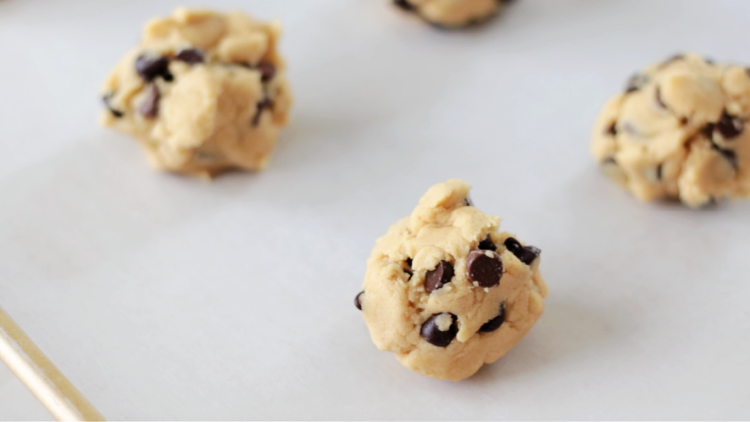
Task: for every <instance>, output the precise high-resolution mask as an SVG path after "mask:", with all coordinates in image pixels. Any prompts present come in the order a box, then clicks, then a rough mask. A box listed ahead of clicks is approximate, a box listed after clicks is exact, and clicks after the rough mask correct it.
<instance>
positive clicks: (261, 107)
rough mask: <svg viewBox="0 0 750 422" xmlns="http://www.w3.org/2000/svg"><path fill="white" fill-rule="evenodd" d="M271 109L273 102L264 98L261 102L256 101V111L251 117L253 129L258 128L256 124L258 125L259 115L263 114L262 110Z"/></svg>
mask: <svg viewBox="0 0 750 422" xmlns="http://www.w3.org/2000/svg"><path fill="white" fill-rule="evenodd" d="M272 108H273V101H272V100H271V99H270V98H268V97H265V98H263V99H262V100H260V101H258V105H257V109H256V110H255V115H254V116H253V121H252V124H253V127H254V126H258V123H260V115H261V114H262V113H263V110H265V109H272Z"/></svg>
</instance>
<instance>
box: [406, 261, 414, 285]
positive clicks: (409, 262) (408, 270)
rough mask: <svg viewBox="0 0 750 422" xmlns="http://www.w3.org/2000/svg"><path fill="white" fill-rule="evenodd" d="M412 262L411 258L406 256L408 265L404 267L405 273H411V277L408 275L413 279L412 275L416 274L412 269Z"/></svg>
mask: <svg viewBox="0 0 750 422" xmlns="http://www.w3.org/2000/svg"><path fill="white" fill-rule="evenodd" d="M411 263H412V260H411V258H406V267H407V268H405V269H404V273H406V274H408V275H409V277H408V279H409V280H411V276H413V275H414V272H413V271H412V270H411Z"/></svg>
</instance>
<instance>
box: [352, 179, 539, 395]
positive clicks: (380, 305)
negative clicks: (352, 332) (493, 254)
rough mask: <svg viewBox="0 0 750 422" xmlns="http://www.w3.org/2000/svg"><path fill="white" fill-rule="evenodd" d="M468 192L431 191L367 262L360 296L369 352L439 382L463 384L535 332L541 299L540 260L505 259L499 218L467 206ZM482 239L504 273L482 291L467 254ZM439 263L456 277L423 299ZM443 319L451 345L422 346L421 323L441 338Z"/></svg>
mask: <svg viewBox="0 0 750 422" xmlns="http://www.w3.org/2000/svg"><path fill="white" fill-rule="evenodd" d="M469 189H470V186H469V185H468V184H467V183H465V182H463V181H461V180H457V179H454V180H449V181H448V182H447V183H441V184H438V185H435V186H433V187H432V188H430V189H429V190H428V191H427V193H426V194H425V195H424V196H423V197H422V199H421V200H420V201H419V205H417V207H416V208H415V209H414V212H413V213H412V214H411V216H409V217H406V218H404V219H403V220H401V221H399V222H398V223H396V224H395V225H394V226H393V227H391V228H390V229H389V230H388V232H387V233H386V234H385V236H383V237H381V238H380V239H378V241H377V243H376V245H375V248H374V249H373V250H372V254H371V255H370V258H369V260H368V261H367V271H366V274H365V280H364V283H363V291H364V293H362V294H361V295H360V296H359V297H358V300H359V302H361V307H362V314H363V316H364V319H365V322H366V323H367V326H368V327H369V330H370V335H371V337H372V340H373V342H374V343H375V345H376V346H377V347H378V348H379V349H380V350H387V351H391V352H393V353H395V354H396V357H397V358H398V360H399V361H400V362H401V363H402V364H403V365H404V366H406V367H408V368H409V369H412V370H414V371H416V372H418V373H420V374H422V375H426V376H428V377H432V378H437V379H448V380H461V379H464V378H467V377H469V376H471V375H472V374H474V373H475V372H476V371H477V370H479V368H480V367H481V366H482V365H483V364H485V363H491V362H494V361H495V360H497V359H498V358H500V357H501V356H503V355H504V354H505V353H506V352H508V350H510V349H511V348H512V347H513V346H515V345H516V343H518V341H519V340H521V338H522V337H523V336H524V335H525V334H526V333H527V332H528V331H529V329H530V328H531V327H532V325H534V323H535V322H536V320H537V319H538V318H539V316H540V315H541V314H542V310H543V309H544V299H543V298H544V297H546V296H547V286H546V284H545V282H544V280H543V278H542V275H541V273H540V272H539V261H540V258H536V259H535V260H534V261H533V262H532V263H531V265H527V264H525V263H523V262H522V261H521V260H519V258H517V257H516V256H515V255H514V254H513V253H511V252H510V251H509V250H508V249H507V248H506V247H505V246H504V242H505V240H506V239H508V238H509V237H511V235H510V234H508V233H504V232H500V231H498V226H499V222H500V218H499V217H493V216H490V215H487V214H484V213H483V212H481V211H479V210H478V209H476V208H474V207H473V206H468V205H467V203H466V202H465V201H466V198H467V197H468V194H469ZM488 235H489V236H490V237H491V240H492V243H494V244H495V245H496V247H497V254H498V255H499V256H500V259H501V260H502V263H503V266H504V272H503V274H502V277H501V279H500V283H499V285H497V286H496V287H491V288H483V287H479V286H477V285H475V284H474V283H471V282H470V281H469V280H468V278H467V275H466V266H467V255H468V254H469V252H471V251H473V250H477V249H478V247H479V246H478V245H479V243H480V242H481V241H482V240H484V239H486V238H487V236H488ZM409 259H412V262H411V265H409V261H408V260H409ZM440 261H447V262H449V263H451V264H452V265H453V268H454V270H455V275H454V276H453V278H452V280H451V282H450V283H448V284H445V285H444V286H443V287H442V288H440V289H438V290H435V291H433V292H432V293H428V292H427V291H426V290H425V275H426V273H427V272H428V271H430V270H433V269H434V268H436V266H437V265H438V263H439V262H440ZM410 272H411V273H413V275H410V274H409V273H410ZM503 304H504V306H505V319H504V322H503V323H502V325H501V326H500V327H499V328H497V329H496V330H495V331H492V332H479V329H480V327H482V326H483V325H484V324H485V323H487V322H488V321H490V320H492V319H493V318H496V317H498V313H499V310H500V308H501V306H503ZM447 313H452V314H454V315H455V316H456V317H457V326H458V331H457V334H456V336H455V338H454V339H453V340H452V341H451V342H450V344H448V345H447V347H438V346H435V345H433V344H431V343H429V342H427V341H425V339H424V338H423V337H422V336H421V334H420V330H421V327H422V325H423V324H424V323H425V321H427V320H428V318H430V317H431V316H433V315H438V317H437V318H436V324H437V326H438V328H439V329H440V330H441V331H445V330H447V329H448V327H449V326H450V325H451V319H450V317H449V316H448V315H447ZM439 314H444V315H439Z"/></svg>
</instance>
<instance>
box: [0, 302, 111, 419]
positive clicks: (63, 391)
mask: <svg viewBox="0 0 750 422" xmlns="http://www.w3.org/2000/svg"><path fill="white" fill-rule="evenodd" d="M0 360H2V361H3V362H5V364H6V365H8V367H9V368H10V370H11V371H13V373H14V374H16V376H17V377H18V379H20V380H21V382H23V383H24V384H25V385H26V387H27V388H28V389H29V390H30V391H31V393H32V394H34V395H35V396H36V398H37V399H39V401H40V402H41V403H42V404H43V405H44V407H46V408H47V410H49V412H50V413H51V414H52V416H54V417H55V418H57V419H58V420H61V421H103V420H104V417H103V416H102V415H101V414H100V413H99V412H97V410H96V409H95V408H94V406H92V405H91V403H89V401H88V400H86V398H85V397H83V395H81V393H80V392H79V391H78V390H77V389H76V388H75V387H74V386H73V384H71V383H70V381H68V379H67V378H65V376H64V375H63V374H62V373H61V372H60V371H59V370H58V369H57V368H56V367H55V365H53V364H52V362H50V360H49V359H47V357H46V356H44V353H42V351H41V350H39V348H37V347H36V346H35V345H34V343H32V342H31V340H30V339H29V338H28V337H27V336H26V334H24V333H23V331H21V329H20V328H19V327H18V325H16V324H15V323H14V322H13V320H12V319H10V317H9V316H8V314H6V313H5V312H3V310H2V309H0Z"/></svg>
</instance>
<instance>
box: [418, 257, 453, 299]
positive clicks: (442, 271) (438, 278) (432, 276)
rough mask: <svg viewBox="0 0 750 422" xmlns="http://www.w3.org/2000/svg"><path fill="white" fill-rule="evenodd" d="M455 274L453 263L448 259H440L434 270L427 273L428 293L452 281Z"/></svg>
mask: <svg viewBox="0 0 750 422" xmlns="http://www.w3.org/2000/svg"><path fill="white" fill-rule="evenodd" d="M453 274H454V272H453V264H451V263H450V262H448V261H440V263H438V265H437V267H435V269H434V270H430V271H427V274H425V276H424V288H425V290H427V293H432V292H434V291H435V290H438V289H439V288H441V287H443V286H444V285H446V284H448V283H450V282H451V279H452V278H453Z"/></svg>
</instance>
